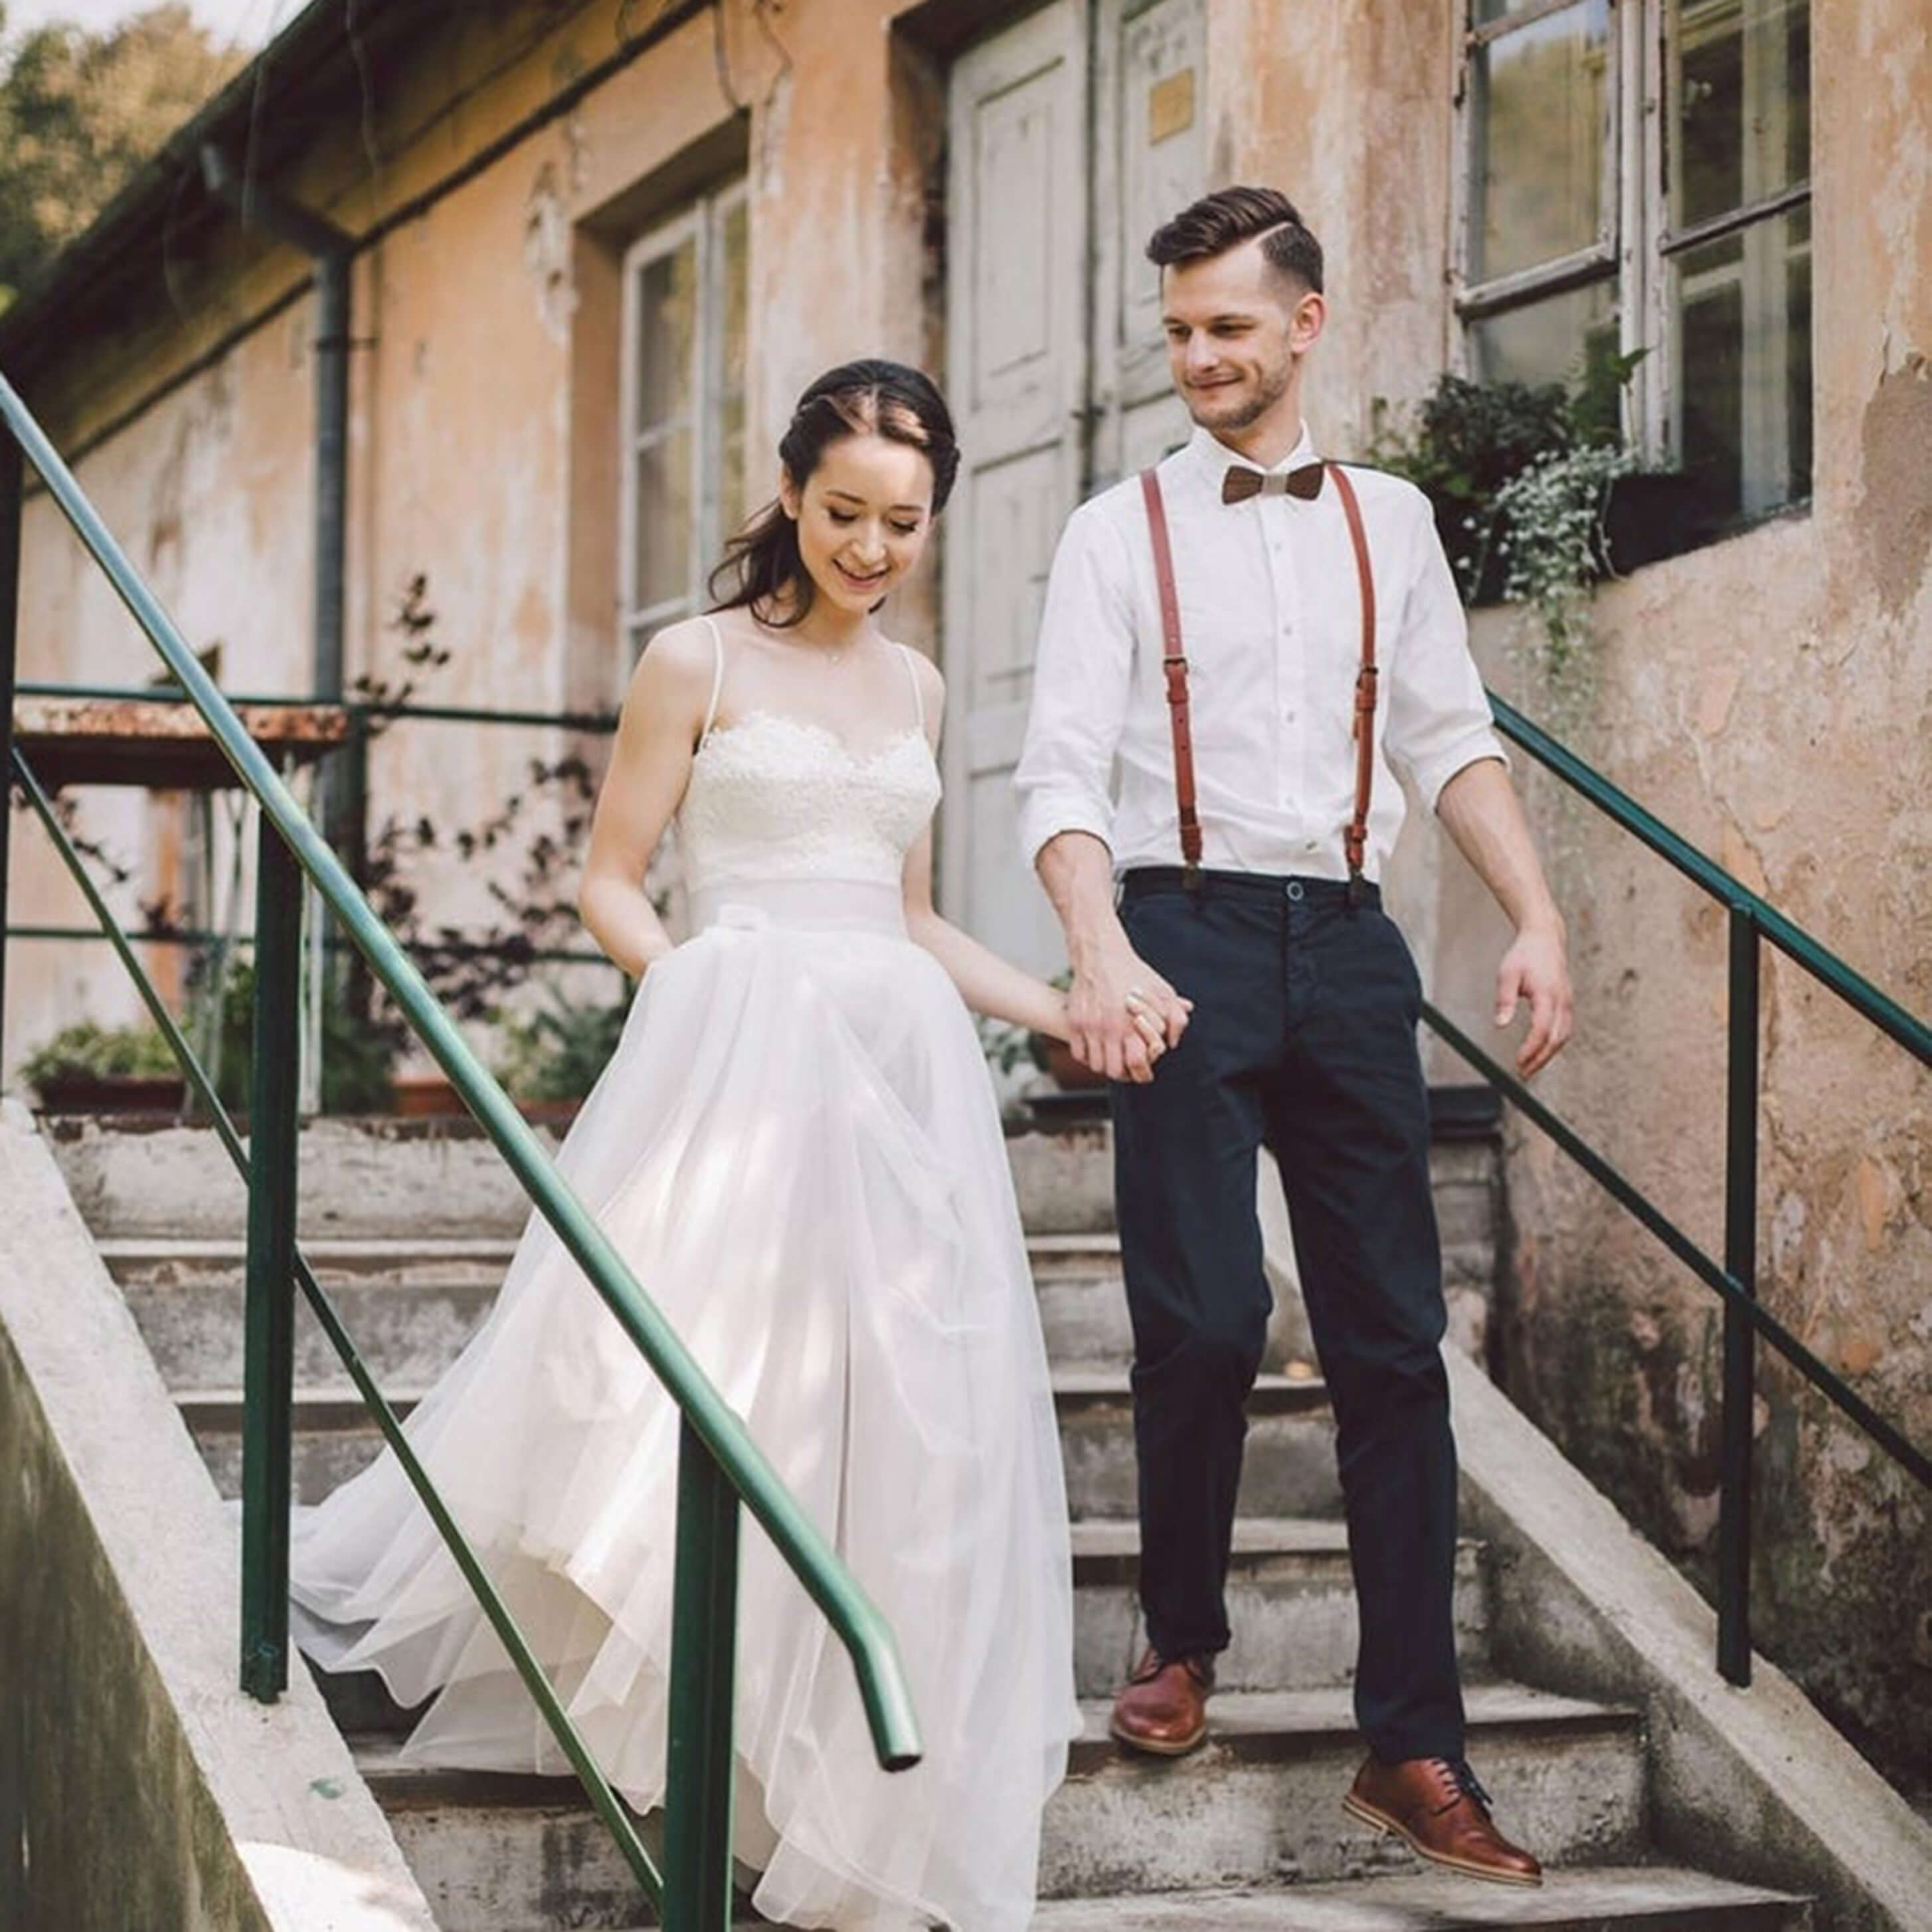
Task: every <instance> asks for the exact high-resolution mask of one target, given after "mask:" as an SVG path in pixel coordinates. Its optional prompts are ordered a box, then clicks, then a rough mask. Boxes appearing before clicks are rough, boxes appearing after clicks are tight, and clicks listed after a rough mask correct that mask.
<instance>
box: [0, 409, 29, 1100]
mask: <svg viewBox="0 0 1932 1932" xmlns="http://www.w3.org/2000/svg"><path fill="white" fill-rule="evenodd" d="M23 468H24V466H23V463H22V461H21V458H20V444H19V443H17V442H16V441H15V440H14V439H13V437H12V436H10V435H9V434H6V433H5V431H0V792H4V793H5V802H4V803H0V935H4V934H5V932H6V930H7V926H8V924H9V920H8V918H7V912H8V907H9V903H10V901H9V900H8V898H7V891H8V887H9V885H10V866H9V865H8V859H9V858H10V856H11V853H12V850H13V685H14V683H15V681H16V676H17V672H18V670H19V668H20V505H21V500H22V488H21V486H22V479H23ZM6 1016H7V947H6V941H5V938H4V937H0V1045H4V1043H5V1038H6ZM4 1064H5V1061H4V1059H0V1066H4Z"/></svg>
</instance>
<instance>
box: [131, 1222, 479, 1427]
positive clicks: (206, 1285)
mask: <svg viewBox="0 0 1932 1932" xmlns="http://www.w3.org/2000/svg"><path fill="white" fill-rule="evenodd" d="M98 1246H99V1248H100V1251H101V1258H102V1259H103V1260H104V1262H106V1263H107V1268H108V1271H109V1272H110V1274H112V1275H113V1277H114V1279H115V1281H116V1283H118V1284H119V1286H120V1289H121V1295H122V1298H124V1300H125V1301H126V1302H127V1306H128V1308H129V1310H130V1312H131V1313H132V1314H133V1317H134V1321H135V1324H136V1326H137V1327H138V1328H139V1329H140V1331H141V1334H142V1339H143V1340H145V1342H146V1343H147V1344H148V1352H149V1353H150V1354H151V1355H153V1357H154V1362H155V1366H156V1367H157V1368H159V1369H160V1372H161V1379H162V1380H163V1382H166V1384H167V1385H168V1386H169V1388H175V1389H197V1388H199V1389H208V1388H234V1387H236V1386H239V1384H240V1382H241V1380H242V1310H243V1299H244V1286H243V1283H244V1271H245V1259H246V1257H245V1249H244V1247H243V1245H242V1243H240V1242H239V1241H166V1240H159V1239H153V1238H141V1237H134V1238H121V1239H118V1240H113V1241H102V1242H101V1243H99V1244H98ZM513 1251H514V1250H513V1246H512V1244H511V1243H509V1242H508V1241H502V1240H500V1239H498V1238H487V1239H484V1240H473V1241H461V1240H457V1239H454V1238H451V1239H446V1240H440V1241H408V1240H400V1239H395V1240H385V1239H382V1238H374V1239H369V1240H330V1239H326V1238H325V1239H323V1240H320V1241H308V1242H305V1243H304V1244H303V1253H304V1254H305V1256H306V1258H307V1259H308V1264H309V1265H310V1267H311V1268H313V1269H314V1271H315V1275H316V1279H317V1280H318V1281H319V1282H320V1283H321V1284H322V1286H323V1288H325V1289H326V1290H327V1291H328V1292H329V1298H330V1299H331V1300H332V1301H333V1302H334V1303H335V1307H336V1310H337V1311H338V1313H339V1314H340V1315H341V1317H342V1319H343V1321H344V1323H345V1324H346V1325H347V1328H348V1330H349V1332H350V1334H351V1335H352V1336H353V1337H354V1338H355V1340H356V1346H357V1348H358V1349H359V1350H360V1351H361V1352H362V1359H363V1360H364V1361H365V1362H366V1363H368V1365H369V1367H370V1369H371V1372H372V1373H374V1375H375V1376H376V1377H377V1380H378V1381H379V1382H382V1383H383V1385H385V1386H388V1385H395V1386H397V1387H399V1388H422V1387H426V1386H427V1385H428V1384H429V1383H431V1382H434V1380H435V1379H436V1378H437V1376H439V1375H440V1374H441V1373H443V1370H445V1369H446V1368H447V1367H449V1364H451V1363H452V1361H455V1358H456V1356H457V1355H458V1352H460V1350H461V1349H462V1347H463V1344H464V1343H466V1341H468V1340H469V1337H470V1336H471V1335H472V1334H474V1333H475V1329H476V1327H477V1325H478V1323H479V1322H481V1320H482V1319H483V1318H484V1316H485V1315H487V1313H489V1310H490V1304H491V1303H492V1302H493V1301H494V1300H495V1299H496V1290H497V1288H498V1286H499V1284H500V1283H502V1279H503V1276H504V1273H505V1271H506V1270H507V1269H508V1266H509V1264H510V1256H511V1253H512V1252H513ZM296 1386H297V1387H298V1388H317V1389H327V1388H344V1387H347V1377H346V1376H344V1373H343V1370H342V1365H341V1362H340V1361H338V1358H337V1356H336V1353H335V1349H334V1348H333V1347H332V1346H330V1343H329V1338H328V1337H326V1335H324V1334H323V1332H322V1330H321V1328H320V1325H318V1324H317V1321H316V1319H315V1317H314V1316H313V1315H312V1314H311V1313H310V1312H309V1307H308V1301H306V1300H305V1298H302V1297H300V1296H298V1297H297V1298H296Z"/></svg>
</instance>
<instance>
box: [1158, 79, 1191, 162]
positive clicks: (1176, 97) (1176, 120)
mask: <svg viewBox="0 0 1932 1932" xmlns="http://www.w3.org/2000/svg"><path fill="white" fill-rule="evenodd" d="M1193 125H1194V70H1193V68H1191V67H1184V68H1181V70H1180V71H1178V73H1175V74H1169V76H1168V77H1166V80H1157V81H1156V82H1155V83H1154V85H1153V86H1151V88H1149V89H1148V146H1149V147H1154V146H1157V145H1158V144H1159V143H1160V142H1163V141H1165V140H1166V139H1167V138H1168V137H1169V136H1170V135H1173V134H1184V133H1187V130H1188V129H1189V128H1190V127H1193Z"/></svg>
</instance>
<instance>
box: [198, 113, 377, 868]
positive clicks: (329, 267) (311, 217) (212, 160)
mask: <svg viewBox="0 0 1932 1932" xmlns="http://www.w3.org/2000/svg"><path fill="white" fill-rule="evenodd" d="M201 172H202V180H203V181H205V183H206V184H207V187H208V192H209V193H211V194H212V195H213V196H214V198H215V199H217V201H219V202H222V203H223V205H225V206H226V207H229V208H233V209H234V210H235V211H236V213H237V214H239V215H240V216H241V217H242V223H243V225H244V226H251V227H259V228H264V229H267V230H268V232H269V233H270V234H271V235H273V236H275V237H276V238H277V239H278V240H281V241H284V242H288V243H289V244H290V245H291V246H292V247H294V248H301V249H303V250H305V251H306V252H307V253H308V254H310V255H311V256H313V257H314V259H315V289H316V315H315V341H314V350H315V601H314V646H313V649H314V670H313V679H314V683H313V688H314V692H315V694H316V696H317V697H318V698H320V699H322V700H323V701H325V702H331V701H334V700H339V699H340V698H341V696H342V695H343V645H342V633H343V616H342V612H343V598H344V589H343V586H344V580H345V577H346V575H347V568H346V563H345V547H346V541H347V528H348V496H349V347H350V337H349V279H350V262H351V260H352V258H353V251H354V248H355V239H354V237H353V236H350V235H349V234H348V233H346V232H345V231H344V229H340V228H338V227H337V226H335V223H333V222H332V221H329V220H326V218H325V217H323V216H321V215H320V214H315V213H314V211H311V209H308V208H304V207H302V206H301V205H299V203H297V202H293V201H291V200H290V199H288V197H287V196H285V195H283V194H281V193H278V192H277V190H275V189H274V188H272V187H269V186H267V185H266V184H264V183H262V182H260V181H244V180H243V179H242V178H240V177H239V175H237V174H236V172H235V169H234V167H233V165H232V164H231V163H230V162H229V159H228V157H227V156H226V154H223V152H222V151H221V150H220V148H218V147H217V146H216V145H214V142H204V143H203V144H202V150H201ZM329 767H333V768H334V769H329ZM364 781H365V765H364V758H363V753H362V741H361V739H359V738H356V739H352V740H351V741H350V745H349V747H348V748H347V749H346V750H344V751H342V752H341V753H340V754H338V756H337V757H335V758H332V759H331V760H329V766H326V767H325V769H324V774H323V798H322V807H323V810H322V819H323V831H324V832H325V834H326V836H327V838H328V839H329V844H331V845H332V846H333V847H335V850H337V851H338V853H341V856H342V857H343V858H344V860H345V861H346V862H347V863H348V865H349V866H350V869H351V871H353V872H355V873H356V874H357V875H358V876H360V872H361V866H360V860H361V858H362V814H363V789H364Z"/></svg>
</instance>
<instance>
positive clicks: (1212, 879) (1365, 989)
mask: <svg viewBox="0 0 1932 1932" xmlns="http://www.w3.org/2000/svg"><path fill="white" fill-rule="evenodd" d="M1121 919H1122V922H1123V923H1124V926H1126V929H1127V936H1128V938H1130V940H1131V941H1132V942H1133V947H1134V950H1136V952H1137V953H1139V955H1140V956H1141V957H1142V959H1145V961H1146V962H1148V965H1150V966H1151V967H1153V968H1154V969H1155V970H1156V971H1157V972H1159V973H1160V974H1162V975H1163V977H1166V979H1167V980H1168V981H1169V983H1171V984H1172V986H1175V988H1176V989H1177V990H1178V991H1179V992H1181V993H1183V994H1184V995H1186V996H1187V998H1190V999H1191V1000H1193V1002H1194V1013H1193V1019H1192V1020H1191V1021H1190V1023H1189V1025H1188V1028H1187V1032H1186V1034H1184V1036H1183V1037H1182V1039H1181V1044H1180V1045H1179V1046H1178V1047H1177V1048H1175V1049H1174V1050H1173V1051H1172V1052H1169V1054H1167V1055H1165V1056H1164V1057H1163V1059H1162V1060H1161V1061H1160V1064H1159V1067H1158V1069H1157V1073H1156V1074H1155V1077H1154V1079H1153V1081H1152V1082H1151V1083H1149V1084H1148V1085H1130V1084H1125V1083H1119V1084H1116V1085H1115V1086H1114V1087H1113V1088H1112V1103H1113V1113H1114V1129H1115V1192H1116V1196H1117V1199H1118V1212H1119V1220H1120V1228H1121V1253H1122V1258H1123V1261H1124V1266H1125V1272H1126V1276H1127V1304H1128V1309H1129V1312H1130V1315H1131V1316H1132V1319H1133V1333H1134V1368H1133V1395H1134V1427H1135V1435H1136V1447H1137V1449H1138V1451H1139V1473H1140V1514H1141V1579H1140V1591H1141V1602H1142V1611H1143V1614H1144V1616H1145V1620H1146V1625H1147V1634H1148V1642H1149V1643H1151V1644H1152V1645H1153V1646H1154V1649H1156V1650H1157V1651H1158V1652H1160V1653H1161V1655H1163V1656H1165V1657H1170V1658H1173V1657H1185V1656H1190V1655H1196V1654H1199V1653H1201V1652H1217V1651H1220V1650H1222V1649H1225V1648H1226V1646H1227V1643H1228V1638H1229V1631H1228V1618H1227V1610H1226V1602H1225V1598H1224V1586H1225V1584H1226V1577H1227V1571H1228V1558H1229V1541H1230V1538H1231V1537H1232V1532H1233V1526H1234V1519H1235V1490H1236V1487H1237V1485H1238V1482H1239V1480H1240V1477H1241V1450H1242V1443H1243V1440H1244V1436H1245V1435H1246V1433H1247V1421H1246V1418H1245V1416H1244V1403H1245V1401H1246V1400H1247V1394H1248V1392H1249V1391H1250V1388H1252V1387H1253V1383H1254V1379H1255V1376H1256V1371H1257V1370H1258V1369H1259V1366H1260V1363H1261V1359H1262V1343H1263V1340H1264V1337H1265V1334H1266V1331H1267V1327H1268V1316H1269V1312H1270V1307H1271V1298H1270V1295H1269V1290H1268V1283H1267V1280H1266V1277H1265V1274H1264V1273H1263V1271H1262V1238H1261V1230H1260V1227H1259V1223H1258V1222H1257V1220H1256V1214H1255V1187H1256V1154H1257V1151H1258V1149H1259V1148H1260V1147H1261V1146H1262V1145H1264V1144H1265V1145H1267V1146H1268V1148H1270V1150H1271V1151H1272V1152H1273V1153H1274V1156H1275V1158H1276V1160H1277V1162H1278V1163H1279V1164H1280V1169H1281V1173H1282V1178H1283V1183H1284V1185H1285V1186H1286V1190H1287V1195H1288V1208H1289V1219H1290V1221H1291V1223H1292V1226H1293V1229H1294V1236H1295V1259H1296V1262H1297V1263H1298V1267H1299V1268H1300V1271H1301V1285H1302V1292H1303V1294H1304V1297H1305V1298H1306V1300H1307V1305H1308V1315H1309V1321H1310V1327H1311V1328H1312V1329H1313V1334H1314V1338H1315V1346H1316V1352H1317V1353H1318V1354H1319V1356H1320V1358H1321V1363H1322V1373H1323V1375H1324V1376H1325V1379H1326V1380H1327V1382H1328V1389H1329V1392H1330V1395H1331V1400H1332V1402H1333V1405H1334V1414H1335V1420H1336V1424H1337V1457H1338V1460H1339V1463H1340V1471H1341V1479H1342V1491H1343V1501H1344V1505H1345V1508H1346V1511H1347V1515H1348V1524H1349V1558H1350V1562H1351V1563H1352V1566H1353V1568H1354V1572H1355V1592H1356V1599H1357V1603H1358V1608H1359V1610H1360V1613H1361V1651H1360V1654H1359V1658H1358V1664H1357V1669H1356V1673H1355V1715H1356V1721H1357V1723H1358V1724H1359V1726H1360V1727H1361V1730H1362V1732H1363V1733H1364V1736H1366V1737H1367V1739H1368V1742H1369V1744H1370V1748H1371V1749H1373V1751H1374V1752H1375V1753H1376V1755H1377V1756H1378V1757H1381V1758H1383V1759H1385V1760H1391V1761H1394V1760H1400V1759H1403V1758H1411V1757H1450V1758H1456V1757H1461V1755H1462V1754H1463V1703H1462V1694H1461V1689H1460V1682H1459V1678H1458V1674H1457V1664H1456V1646H1455V1630H1454V1615H1453V1610H1452V1598H1453V1592H1454V1583H1455V1561H1456V1451H1455V1445H1454V1440H1453V1439H1452V1437H1451V1433H1450V1427H1449V1391H1448V1378H1447V1376H1445V1373H1444V1370H1443V1367H1442V1359H1441V1356H1440V1355H1439V1344H1440V1343H1441V1341H1442V1334H1443V1329H1444V1325H1445V1317H1444V1311H1443V1302H1442V1262H1441V1255H1440V1250H1439V1245H1438V1242H1437V1239H1436V1214H1435V1208H1434V1204H1433V1199H1432V1197H1431V1195H1430V1175H1429V1114H1428V1096H1427V1090H1426V1088H1425V1087H1424V1083H1423V1078H1422V1069H1421V1059H1420V1057H1419V1055H1418V1052H1417V1049H1416V1041H1415V1026H1416V1021H1417V1018H1418V1012H1419V1009H1420V1004H1421V984H1420V982H1419V981H1418V978H1417V975H1416V971H1415V962H1414V961H1413V960H1412V959H1411V957H1410V956H1409V948H1408V946H1407V944H1406V942H1405V941H1403V937H1402V935H1401V934H1400V932H1398V931H1397V929H1396V926H1395V925H1394V922H1393V921H1392V920H1391V919H1389V918H1388V916H1387V915H1386V914H1385V913H1383V912H1382V909H1381V901H1380V896H1379V894H1377V893H1376V891H1375V890H1374V889H1373V887H1368V888H1367V889H1365V892H1364V897H1363V900H1362V902H1361V904H1357V905H1351V904H1349V901H1348V895H1347V889H1346V887H1345V886H1341V885H1340V884H1337V883H1335V882H1334V881H1333V880H1322V879H1295V878H1289V879H1280V878H1271V877H1264V876H1262V875H1260V874H1242V873H1221V872H1209V873H1204V874H1202V878H1201V880H1200V882H1199V885H1198V886H1197V887H1196V889H1193V890H1191V891H1190V890H1189V889H1186V888H1185V887H1184V886H1183V884H1182V883H1181V874H1180V871H1179V870H1178V868H1172V869H1169V868H1154V869H1151V870H1148V871H1131V872H1130V873H1129V874H1127V878H1126V880H1125V882H1124V886H1123V888H1122V892H1121Z"/></svg>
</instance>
